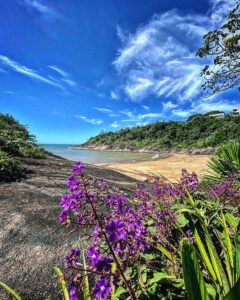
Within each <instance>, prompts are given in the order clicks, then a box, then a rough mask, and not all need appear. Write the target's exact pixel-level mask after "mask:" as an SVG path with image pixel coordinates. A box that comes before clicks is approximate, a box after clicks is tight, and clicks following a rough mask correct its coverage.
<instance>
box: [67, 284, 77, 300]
mask: <svg viewBox="0 0 240 300" xmlns="http://www.w3.org/2000/svg"><path fill="white" fill-rule="evenodd" d="M76 292H77V288H76V287H75V285H74V284H70V292H69V294H70V300H78V297H77V294H76Z"/></svg>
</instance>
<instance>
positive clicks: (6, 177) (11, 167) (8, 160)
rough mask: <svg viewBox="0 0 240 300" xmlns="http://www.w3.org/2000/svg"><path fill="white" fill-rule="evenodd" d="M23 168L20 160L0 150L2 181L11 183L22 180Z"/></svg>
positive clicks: (0, 179)
mask: <svg viewBox="0 0 240 300" xmlns="http://www.w3.org/2000/svg"><path fill="white" fill-rule="evenodd" d="M22 175H23V168H22V167H21V163H20V161H19V160H18V159H16V158H14V157H11V156H9V155H8V154H7V153H5V152H4V151H1V150H0V181H10V180H15V179H17V178H20V177H21V176H22Z"/></svg>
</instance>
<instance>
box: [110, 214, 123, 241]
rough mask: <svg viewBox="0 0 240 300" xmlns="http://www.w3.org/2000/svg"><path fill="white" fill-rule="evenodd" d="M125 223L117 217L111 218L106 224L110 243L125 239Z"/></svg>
mask: <svg viewBox="0 0 240 300" xmlns="http://www.w3.org/2000/svg"><path fill="white" fill-rule="evenodd" d="M124 228H125V225H124V223H122V222H121V221H120V220H119V219H115V220H112V222H111V223H110V224H108V225H107V226H106V230H107V233H108V234H109V241H110V242H111V243H117V242H118V241H120V240H125V239H126V231H125V229H124Z"/></svg>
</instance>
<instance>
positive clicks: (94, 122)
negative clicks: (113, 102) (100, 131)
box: [75, 115, 103, 125]
mask: <svg viewBox="0 0 240 300" xmlns="http://www.w3.org/2000/svg"><path fill="white" fill-rule="evenodd" d="M75 117H76V118H78V119H80V120H83V121H85V122H87V123H90V124H92V125H100V124H102V123H103V120H101V119H93V118H88V117H86V116H83V115H75Z"/></svg>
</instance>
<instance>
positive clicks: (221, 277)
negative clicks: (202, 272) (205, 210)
mask: <svg viewBox="0 0 240 300" xmlns="http://www.w3.org/2000/svg"><path fill="white" fill-rule="evenodd" d="M202 228H203V231H204V236H205V240H206V243H207V247H208V251H209V253H210V258H211V261H212V265H213V268H214V271H215V273H216V276H217V279H218V282H219V283H220V285H221V286H222V287H223V290H224V292H225V293H227V292H228V291H229V288H230V287H229V283H228V280H227V277H226V274H225V271H224V268H223V265H222V262H221V260H220V258H219V256H218V253H217V250H216V248H215V246H214V244H213V241H212V238H211V235H210V233H209V231H208V230H207V227H206V226H204V225H202Z"/></svg>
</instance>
